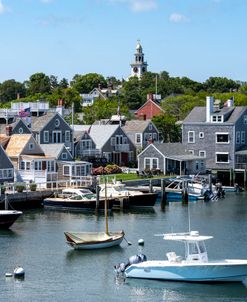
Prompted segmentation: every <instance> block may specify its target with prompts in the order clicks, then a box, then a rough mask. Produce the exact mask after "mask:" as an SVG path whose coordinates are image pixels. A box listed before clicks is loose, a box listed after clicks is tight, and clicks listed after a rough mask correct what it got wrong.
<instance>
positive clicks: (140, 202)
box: [100, 181, 157, 208]
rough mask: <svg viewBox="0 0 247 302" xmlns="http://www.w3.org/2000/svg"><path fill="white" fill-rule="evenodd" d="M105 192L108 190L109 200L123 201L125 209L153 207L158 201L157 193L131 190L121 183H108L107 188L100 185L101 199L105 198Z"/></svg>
mask: <svg viewBox="0 0 247 302" xmlns="http://www.w3.org/2000/svg"><path fill="white" fill-rule="evenodd" d="M105 190H107V198H109V197H110V198H116V199H118V200H123V203H124V204H123V206H124V207H125V205H126V207H144V208H146V207H153V206H154V204H155V202H156V199H157V193H143V192H141V191H135V190H129V189H127V188H126V186H125V184H123V183H122V182H121V181H116V182H114V183H107V184H106V186H105V185H100V196H101V197H103V196H105Z"/></svg>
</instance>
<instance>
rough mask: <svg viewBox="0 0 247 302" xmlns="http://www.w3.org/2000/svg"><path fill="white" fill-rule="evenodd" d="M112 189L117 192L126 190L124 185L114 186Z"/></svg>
mask: <svg viewBox="0 0 247 302" xmlns="http://www.w3.org/2000/svg"><path fill="white" fill-rule="evenodd" d="M114 189H115V190H116V191H118V192H125V191H126V189H125V188H124V186H114Z"/></svg>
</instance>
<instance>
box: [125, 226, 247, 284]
mask: <svg viewBox="0 0 247 302" xmlns="http://www.w3.org/2000/svg"><path fill="white" fill-rule="evenodd" d="M161 236H163V238H164V240H173V241H180V242H183V243H184V245H185V258H182V257H180V256H177V255H176V253H175V252H169V253H167V254H166V255H167V260H152V261H141V260H140V261H135V262H139V263H128V264H127V265H126V266H125V269H124V272H125V275H126V277H129V278H143V279H158V280H170V281H187V282H242V281H244V280H245V278H247V260H240V259H224V260H219V261H209V260H208V254H207V250H206V247H205V242H204V241H205V240H208V239H211V238H213V237H212V236H200V235H199V232H197V231H191V232H189V233H170V234H162V235H161ZM139 258H140V257H139ZM139 258H138V259H139ZM122 267H123V266H122Z"/></svg>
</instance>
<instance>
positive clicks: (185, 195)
mask: <svg viewBox="0 0 247 302" xmlns="http://www.w3.org/2000/svg"><path fill="white" fill-rule="evenodd" d="M188 201H189V195H188V182H187V181H186V180H184V181H183V191H182V202H183V203H188Z"/></svg>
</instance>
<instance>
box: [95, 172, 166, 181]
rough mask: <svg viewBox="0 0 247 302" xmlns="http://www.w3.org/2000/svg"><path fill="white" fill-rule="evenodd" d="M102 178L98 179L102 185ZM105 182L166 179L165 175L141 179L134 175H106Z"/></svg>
mask: <svg viewBox="0 0 247 302" xmlns="http://www.w3.org/2000/svg"><path fill="white" fill-rule="evenodd" d="M103 177H104V176H101V177H100V182H101V183H103V181H104V180H103ZM106 177H107V181H108V182H111V181H112V180H114V179H116V181H118V180H122V181H126V180H142V179H155V178H164V177H168V176H165V175H159V176H154V177H151V178H142V177H140V176H138V175H137V174H136V173H119V174H110V175H107V176H106Z"/></svg>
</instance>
